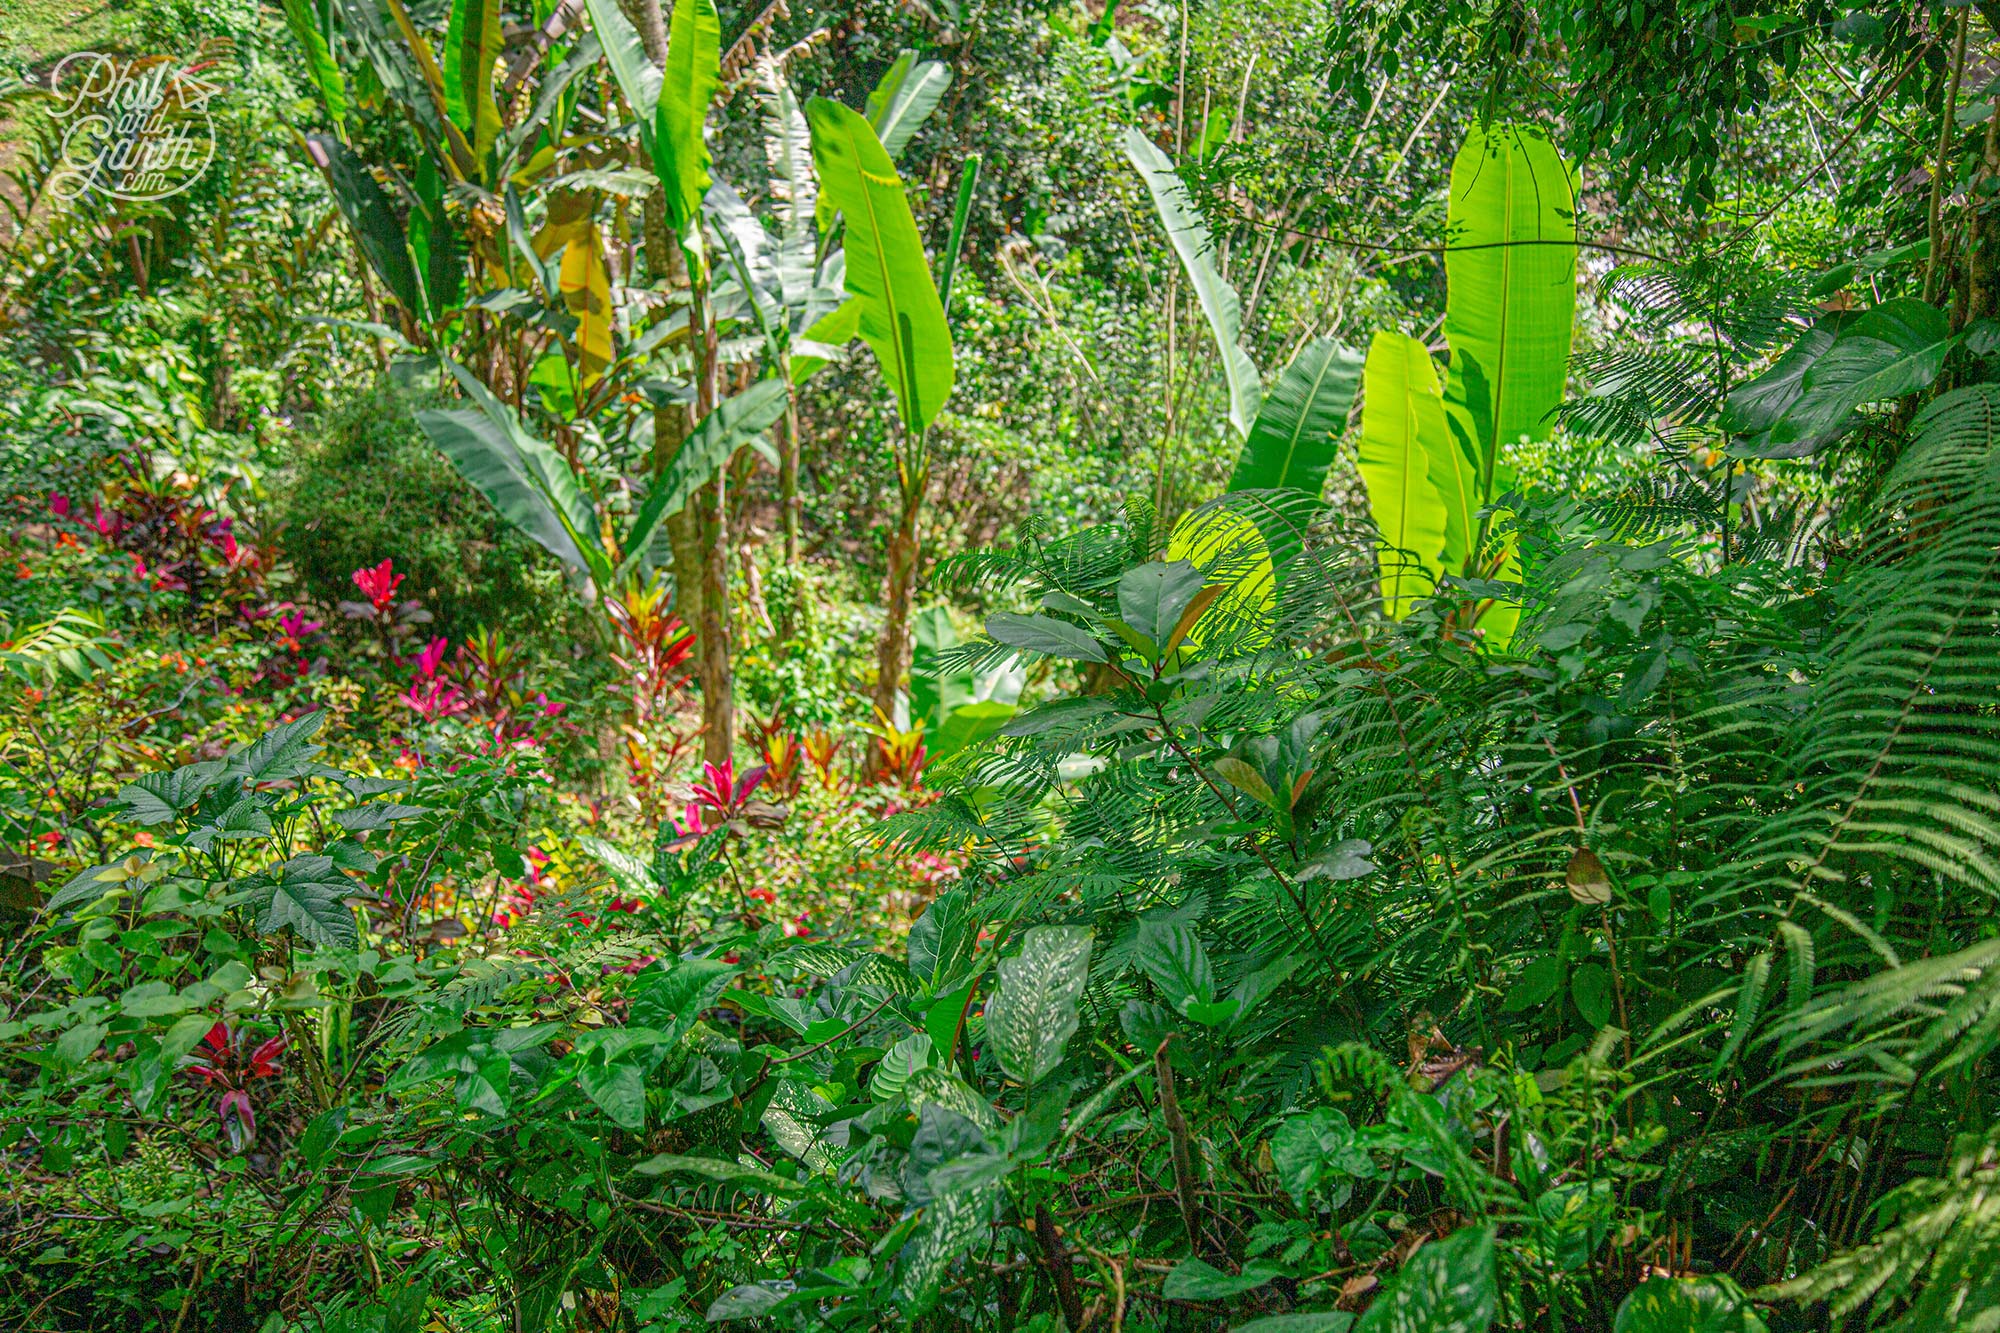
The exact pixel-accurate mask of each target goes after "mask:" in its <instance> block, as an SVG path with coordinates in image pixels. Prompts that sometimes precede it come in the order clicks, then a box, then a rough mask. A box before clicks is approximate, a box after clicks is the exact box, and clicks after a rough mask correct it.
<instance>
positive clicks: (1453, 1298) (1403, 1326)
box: [1354, 1227, 1500, 1333]
mask: <svg viewBox="0 0 2000 1333" xmlns="http://www.w3.org/2000/svg"><path fill="white" fill-rule="evenodd" d="M1499 1310H1500V1298H1499V1293H1498V1290H1497V1283H1496V1280H1495V1275H1494V1263H1493V1233H1492V1232H1490V1231H1487V1230H1485V1229H1484V1228H1470V1227H1468V1228H1467V1229H1465V1230H1463V1231H1457V1232H1454V1233H1452V1234H1451V1235H1450V1236H1447V1237H1446V1238H1445V1239H1443V1240H1440V1241H1433V1242H1431V1243H1430V1244H1428V1245H1425V1246H1422V1247H1421V1248H1419V1249H1418V1250H1417V1252H1416V1253H1415V1254H1413V1255H1411V1256H1410V1257H1409V1258H1408V1259H1407V1260H1405V1261H1404V1263H1403V1266H1402V1267H1401V1268H1400V1269H1398V1270H1397V1271H1396V1276H1395V1277H1394V1278H1393V1279H1392V1280H1391V1281H1390V1282H1389V1284H1388V1285H1387V1286H1386V1287H1385V1288H1384V1289H1383V1290H1382V1293H1381V1295H1379V1296H1377V1297H1376V1298H1375V1303H1374V1304H1373V1305H1370V1306H1369V1307H1368V1312H1367V1313H1366V1314H1364V1315H1362V1316H1361V1321H1360V1322H1359V1323H1357V1324H1356V1325H1355V1326H1354V1333H1486V1330H1487V1329H1489V1328H1491V1327H1492V1325H1493V1320H1494V1318H1495V1316H1496V1315H1498V1313H1499Z"/></svg>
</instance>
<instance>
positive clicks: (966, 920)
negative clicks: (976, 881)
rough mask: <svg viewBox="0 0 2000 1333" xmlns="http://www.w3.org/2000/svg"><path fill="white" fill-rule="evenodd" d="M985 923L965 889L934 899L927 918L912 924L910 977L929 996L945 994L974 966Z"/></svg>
mask: <svg viewBox="0 0 2000 1333" xmlns="http://www.w3.org/2000/svg"><path fill="white" fill-rule="evenodd" d="M983 921H984V917H982V916H981V915H980V913H979V912H977V911H976V910H974V908H973V903H972V895H971V894H970V893H968V892H967V891H966V890H964V889H947V890H945V891H944V892H943V893H941V894H939V895H938V896H937V897H935V898H933V899H931V904H930V906H929V907H926V908H925V909H924V914H923V915H922V916H920V917H918V918H917V919H916V920H915V921H913V922H912V923H911V924H910V934H909V939H908V941H907V945H906V947H907V949H908V955H907V956H908V959H909V968H910V976H911V977H913V978H914V979H915V980H916V982H917V984H918V985H919V986H921V987H922V988H923V989H924V990H925V991H927V992H928V993H930V994H933V995H938V994H942V993H943V992H944V991H945V990H946V989H947V988H948V987H950V986H951V985H952V984H953V983H954V982H955V981H957V980H958V979H959V978H960V977H961V976H963V975H965V972H966V969H967V968H968V967H969V966H970V965H971V963H972V960H973V955H974V954H975V953H977V952H978V939H979V928H980V926H981V924H982V923H983Z"/></svg>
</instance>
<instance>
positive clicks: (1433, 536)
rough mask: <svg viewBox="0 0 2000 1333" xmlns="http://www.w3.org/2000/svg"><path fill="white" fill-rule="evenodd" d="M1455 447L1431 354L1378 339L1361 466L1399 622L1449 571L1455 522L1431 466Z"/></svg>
mask: <svg viewBox="0 0 2000 1333" xmlns="http://www.w3.org/2000/svg"><path fill="white" fill-rule="evenodd" d="M1452 448H1453V445H1452V442H1451V439H1450V437H1449V434H1448V432H1447V430H1446V428H1445V417H1444V398H1443V396H1442V395H1441V394H1440V393H1439V390H1438V379H1437V367H1436V365H1435V364H1434V363H1433V362H1432V361H1431V354H1430V352H1429V351H1428V350H1426V349H1425V347H1424V345H1423V344H1422V343H1420V342H1418V341H1417V340H1416V339H1415V338H1412V337H1409V336H1408V335H1406V334H1401V333H1390V332H1387V331H1384V332H1381V333H1377V334H1376V335H1375V338H1374V340H1373V341H1372V342H1371V343H1370V344H1369V346H1368V364H1367V368H1366V370H1365V371H1364V374H1363V387H1362V398H1361V452H1360V458H1359V465H1360V469H1361V481H1362V484H1363V485H1365V486H1366V487H1367V488H1368V512H1369V515H1370V516H1371V517H1372V518H1373V519H1374V520H1375V526H1376V528H1377V529H1379V530H1380V531H1381V533H1382V548H1381V559H1382V606H1383V609H1384V610H1385V611H1386V612H1387V613H1388V614H1389V615H1390V616H1391V617H1393V618H1395V619H1398V620H1400V619H1402V618H1403V617H1404V616H1405V615H1407V614H1409V611H1410V608H1411V607H1412V606H1414V605H1415V604H1416V602H1417V599H1418V598H1420V597H1427V596H1429V595H1430V593H1431V590H1432V589H1433V588H1434V587H1435V586H1436V584H1437V579H1438V575H1439V574H1440V573H1441V572H1442V564H1441V559H1442V556H1443V554H1444V544H1445V529H1446V526H1447V522H1448V519H1447V515H1446V512H1445V504H1444V498H1443V497H1442V496H1441V495H1439V494H1438V489H1437V486H1436V485H1435V484H1434V483H1433V482H1432V481H1431V466H1432V457H1433V454H1434V453H1435V452H1437V451H1441V450H1449V449H1452Z"/></svg>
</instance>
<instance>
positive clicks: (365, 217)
mask: <svg viewBox="0 0 2000 1333" xmlns="http://www.w3.org/2000/svg"><path fill="white" fill-rule="evenodd" d="M305 142H306V151H307V152H308V153H310V154H311V155H312V160H313V161H314V162H315V163H317V164H318V166H319V169H320V170H321V171H322V172H324V173H325V174H326V183H327V185H328V186H330V187H331V188H332V190H333V201H334V203H336V204H338V205H339V206H340V212H341V216H343V217H345V218H346V219H347V223H348V225H349V226H351V227H353V228H354V234H355V236H356V238H358V239H359V240H360V242H361V252H362V253H363V254H365V255H367V256H368V264H369V267H371V268H373V269H374V270H375V272H376V273H377V275H379V276H380V277H381V279H382V281H383V283H384V285H386V286H387V287H388V289H389V295H391V296H393V297H395V298H396V304H397V305H400V306H402V307H403V309H405V310H407V311H409V312H410V314H411V315H412V316H413V317H416V318H422V317H423V312H424V303H423V298H422V296H421V295H420V292H419V287H418V283H417V270H416V267H415V266H414V265H413V264H411V263H410V251H409V248H408V246H407V244H406V242H405V238H404V235H403V227H402V224H401V223H399V222H397V221H396V213H395V210H394V209H392V208H390V207H389V200H388V197H387V196H386V195H384V194H383V193H382V187H381V186H379V185H377V184H376V183H375V178H374V177H373V176H372V175H370V174H369V172H368V168H367V167H366V166H365V165H364V164H363V163H362V162H361V160H360V159H359V158H357V157H355V155H354V154H353V152H352V151H351V150H350V149H349V148H348V147H347V145H346V144H344V143H342V142H341V141H340V140H338V139H335V138H332V137H331V136H329V135H324V134H308V135H306V136H305Z"/></svg>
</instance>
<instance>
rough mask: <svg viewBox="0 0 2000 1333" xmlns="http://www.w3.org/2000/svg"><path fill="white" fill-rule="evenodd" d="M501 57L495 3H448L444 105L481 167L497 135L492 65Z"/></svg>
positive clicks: (497, 0)
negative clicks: (448, 24) (449, 4)
mask: <svg viewBox="0 0 2000 1333" xmlns="http://www.w3.org/2000/svg"><path fill="white" fill-rule="evenodd" d="M499 57H500V0H452V5H451V22H450V26H449V27H448V28H447V29H446V32H445V39H444V106H445V114H446V115H448V116H449V117H451V123H452V124H454V125H456V126H458V128H459V130H460V131H461V132H462V133H463V134H464V135H465V137H466V140H467V141H468V142H469V143H470V144H471V145H472V155H473V158H474V160H475V161H477V162H478V163H480V164H481V165H482V166H483V165H484V164H485V162H486V156H487V154H488V153H490V152H492V151H493V141H494V140H495V139H497V138H499V137H500V128H501V126H500V107H499V105H498V104H497V103H495V102H494V100H493V62H494V61H495V60H497V59H499Z"/></svg>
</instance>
